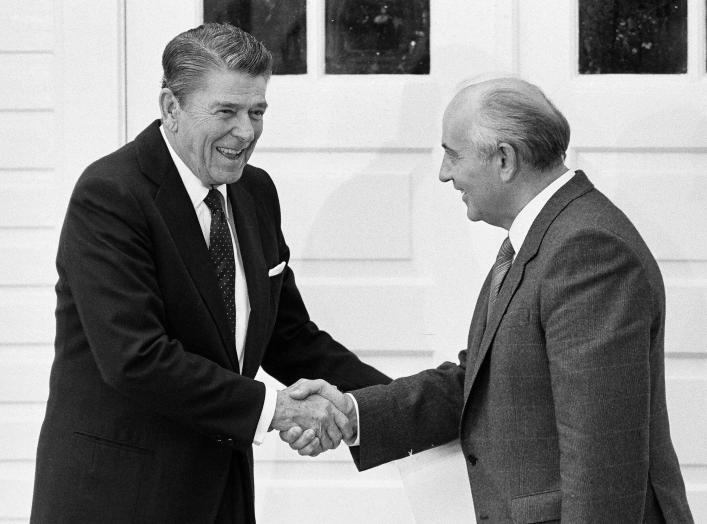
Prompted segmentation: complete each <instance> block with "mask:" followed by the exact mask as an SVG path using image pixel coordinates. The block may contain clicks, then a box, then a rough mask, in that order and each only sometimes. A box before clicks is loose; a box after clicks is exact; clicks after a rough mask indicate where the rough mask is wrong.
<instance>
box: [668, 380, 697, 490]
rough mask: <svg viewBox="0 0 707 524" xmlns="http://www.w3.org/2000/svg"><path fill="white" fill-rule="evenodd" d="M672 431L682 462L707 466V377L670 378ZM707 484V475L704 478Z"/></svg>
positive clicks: (669, 398) (669, 399)
mask: <svg viewBox="0 0 707 524" xmlns="http://www.w3.org/2000/svg"><path fill="white" fill-rule="evenodd" d="M666 397H667V400H668V414H669V416H670V434H671V436H672V439H673V444H674V446H675V452H676V453H677V455H678V459H679V460H680V463H681V464H691V465H700V466H705V467H707V438H705V435H707V417H705V408H704V406H705V405H707V378H702V379H693V380H677V379H668V380H666ZM703 482H705V484H707V477H705V478H704V479H703Z"/></svg>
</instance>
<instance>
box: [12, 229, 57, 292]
mask: <svg viewBox="0 0 707 524" xmlns="http://www.w3.org/2000/svg"><path fill="white" fill-rule="evenodd" d="M55 236H56V233H55V231H54V230H51V229H14V230H3V229H0V286H18V285H23V286H37V285H44V286H50V285H53V284H54V283H55V282H56V271H55V269H54V256H55V252H56V240H55ZM0 296H1V294H0Z"/></svg>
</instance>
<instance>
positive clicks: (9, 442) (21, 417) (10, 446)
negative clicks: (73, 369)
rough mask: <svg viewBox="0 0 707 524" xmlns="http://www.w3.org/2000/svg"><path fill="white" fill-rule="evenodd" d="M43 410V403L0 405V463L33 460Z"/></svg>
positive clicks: (5, 403) (42, 418)
mask: <svg viewBox="0 0 707 524" xmlns="http://www.w3.org/2000/svg"><path fill="white" fill-rule="evenodd" d="M3 376H5V375H3ZM44 409H45V404H44V403H36V404H21V403H17V404H14V403H8V402H3V403H2V404H0V416H2V421H3V422H2V427H3V430H2V431H0V462H2V461H17V460H27V461H33V460H34V459H35V456H36V452H37V439H38V438H39V429H40V427H41V426H42V421H43V420H44Z"/></svg>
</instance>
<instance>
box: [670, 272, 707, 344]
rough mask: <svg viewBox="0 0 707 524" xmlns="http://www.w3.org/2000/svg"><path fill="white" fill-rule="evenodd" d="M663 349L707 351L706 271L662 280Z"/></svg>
mask: <svg viewBox="0 0 707 524" xmlns="http://www.w3.org/2000/svg"><path fill="white" fill-rule="evenodd" d="M665 300H666V315H665V350H666V352H668V353H671V352H680V353H697V354H702V355H707V322H705V316H706V314H705V312H707V275H705V276H703V277H701V278H695V279H692V278H685V279H681V280H676V279H668V280H666V281H665Z"/></svg>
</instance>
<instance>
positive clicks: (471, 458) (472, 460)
mask: <svg viewBox="0 0 707 524" xmlns="http://www.w3.org/2000/svg"><path fill="white" fill-rule="evenodd" d="M466 459H467V460H468V461H469V464H471V465H472V466H476V461H477V460H478V459H477V458H476V457H475V456H474V455H473V454H471V453H469V454H468V455H467V456H466Z"/></svg>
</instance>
